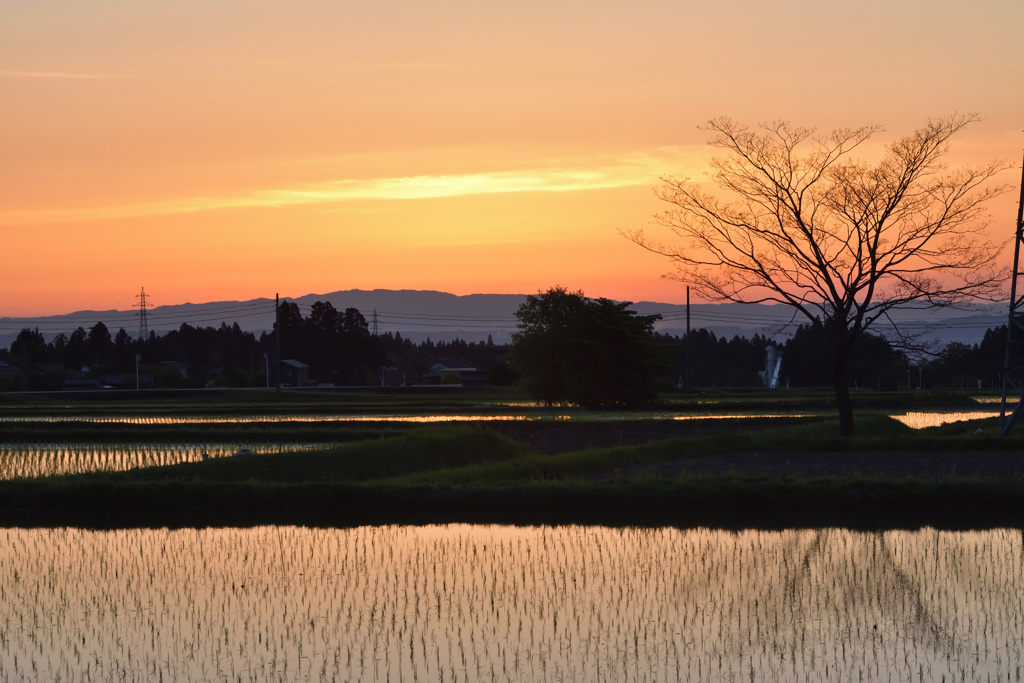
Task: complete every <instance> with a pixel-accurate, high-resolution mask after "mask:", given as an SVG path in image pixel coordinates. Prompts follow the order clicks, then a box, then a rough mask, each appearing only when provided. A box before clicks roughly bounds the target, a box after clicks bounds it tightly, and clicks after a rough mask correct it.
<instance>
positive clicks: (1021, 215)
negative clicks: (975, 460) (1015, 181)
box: [999, 165, 1024, 436]
mask: <svg viewBox="0 0 1024 683" xmlns="http://www.w3.org/2000/svg"><path fill="white" fill-rule="evenodd" d="M1021 241H1024V165H1022V166H1021V175H1020V202H1019V203H1018V205H1017V229H1016V238H1015V239H1014V242H1013V280H1012V281H1011V283H1010V316H1009V319H1008V320H1007V322H1006V352H1005V355H1004V357H1003V373H1002V375H1003V378H1002V379H1003V398H1002V407H1001V409H1000V411H999V434H1000V435H1001V436H1006V435H1007V434H1008V433H1009V432H1010V430H1011V429H1012V428H1013V425H1015V424H1017V421H1018V420H1020V418H1021V415H1022V414H1024V413H1022V411H1024V382H1022V373H1024V366H1022V365H1020V364H1017V365H1015V366H1013V367H1010V363H1011V361H1012V360H1013V354H1012V349H1013V348H1015V347H1016V348H1018V349H1019V348H1020V343H1019V342H1015V341H1014V330H1016V331H1017V332H1018V333H1022V334H1024V319H1022V316H1024V312H1022V310H1021V309H1022V308H1024V301H1022V300H1021V299H1019V298H1018V292H1019V291H1020V290H1018V289H1017V277H1018V276H1019V275H1020V243H1021ZM1011 385H1012V386H1013V388H1014V389H1015V390H1016V391H1017V393H1018V399H1017V406H1016V407H1015V408H1014V409H1013V412H1012V413H1011V414H1010V415H1007V414H1006V408H1007V405H1006V393H1007V389H1009V387H1010V386H1011Z"/></svg>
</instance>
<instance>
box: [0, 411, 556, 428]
mask: <svg viewBox="0 0 1024 683" xmlns="http://www.w3.org/2000/svg"><path fill="white" fill-rule="evenodd" d="M539 419H542V418H537V417H526V416H524V415H422V414H421V415H336V414H317V415H313V414H309V413H302V414H299V413H295V414H291V415H233V416H226V417H211V416H208V415H17V416H0V422H91V423H99V424H141V425H176V424H247V423H250V422H424V423H429V422H493V421H501V422H508V421H523V420H539ZM550 419H559V420H568V419H569V417H568V416H558V417H555V418H550Z"/></svg>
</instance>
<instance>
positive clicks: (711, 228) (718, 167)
mask: <svg viewBox="0 0 1024 683" xmlns="http://www.w3.org/2000/svg"><path fill="white" fill-rule="evenodd" d="M978 118H979V117H978V116H976V115H959V116H958V115H954V116H950V117H948V118H944V119H939V120H934V121H929V122H927V123H926V124H925V125H924V126H923V127H921V128H919V129H918V130H917V131H915V132H914V133H913V134H912V135H909V136H907V137H904V138H901V139H899V140H897V141H895V142H893V143H891V144H890V145H888V146H887V147H886V150H885V153H884V155H883V156H882V158H881V160H880V161H878V162H877V163H874V164H871V163H867V162H864V161H858V160H856V159H854V158H851V155H852V153H853V152H854V150H856V149H858V148H859V147H861V146H862V145H863V144H864V143H865V142H866V141H867V140H868V139H869V138H871V136H872V135H874V134H875V133H877V132H879V131H880V130H881V129H880V128H879V127H878V126H864V127H861V128H856V129H839V130H835V131H833V132H832V133H831V134H829V135H824V136H816V135H815V131H814V130H813V129H810V128H800V127H794V126H791V125H790V124H788V123H784V122H777V123H772V124H765V125H763V126H761V127H760V128H759V129H757V130H752V129H750V128H748V127H747V126H745V125H743V124H740V123H737V122H736V121H733V120H732V119H729V118H719V119H714V120H711V121H709V122H708V124H707V125H706V127H705V129H706V130H708V131H710V132H711V133H712V137H711V140H710V144H711V145H712V146H713V147H717V148H719V149H721V150H724V152H725V156H724V157H722V158H715V159H713V160H712V162H711V170H710V172H709V174H708V175H709V179H710V180H711V182H712V183H713V184H714V185H715V186H717V191H709V190H706V189H704V187H703V186H702V184H701V183H698V182H695V181H692V180H690V179H688V178H683V177H677V176H667V177H664V178H662V182H663V183H664V185H663V186H662V187H660V188H659V189H658V190H657V191H656V193H657V196H658V197H659V198H660V199H662V200H664V201H666V202H668V203H670V204H672V205H673V207H672V208H670V209H669V210H668V211H666V212H664V213H663V214H661V215H659V216H657V217H656V222H657V223H658V224H660V225H661V226H663V227H666V228H668V229H669V230H670V231H671V232H672V233H673V234H675V235H676V236H677V237H679V238H681V239H682V241H683V243H682V244H681V245H669V244H666V243H664V242H662V241H660V240H658V239H656V238H651V237H649V236H648V235H647V234H646V233H645V232H644V231H643V230H635V231H626V232H625V236H626V237H628V238H629V239H630V240H632V241H633V242H635V243H636V244H638V245H640V246H642V247H644V248H645V249H648V250H650V251H652V252H655V253H658V254H661V255H663V256H666V257H668V258H669V259H670V260H671V261H672V263H673V264H674V265H675V267H676V270H675V271H674V272H673V273H671V274H669V275H667V276H666V277H671V278H674V279H678V280H680V281H683V282H686V283H687V284H690V285H692V286H694V287H695V289H696V292H697V293H698V294H699V295H700V296H702V297H704V298H706V299H708V300H711V301H729V302H740V303H779V304H785V305H787V306H790V307H792V308H793V309H794V314H796V315H801V314H802V315H803V316H805V317H806V318H807V319H808V320H811V321H813V320H815V319H817V320H820V321H821V322H822V325H823V327H824V328H825V329H826V330H827V332H828V333H829V339H830V341H831V344H832V347H833V350H834V353H835V363H834V375H833V381H834V386H835V394H836V402H837V406H838V410H839V423H840V431H841V432H842V434H844V435H847V436H848V435H851V434H852V433H853V409H852V405H851V402H850V394H849V389H848V385H847V364H848V361H849V358H850V354H851V350H852V349H853V348H854V345H855V343H856V342H857V340H858V339H859V338H860V337H861V336H862V335H863V333H864V332H865V331H867V330H868V329H869V328H871V327H872V325H875V324H876V323H877V322H878V321H879V320H883V321H885V320H888V313H889V312H890V311H891V310H893V309H896V308H913V307H917V308H927V307H942V306H956V305H960V304H964V303H966V302H970V301H976V300H978V299H992V298H994V297H995V296H996V295H997V293H999V291H1000V290H1001V286H1002V283H1003V282H1004V280H1005V271H1003V270H1001V269H999V268H997V267H996V266H995V265H994V258H995V256H996V255H997V254H998V252H999V250H1000V247H999V245H996V244H994V243H992V242H991V241H988V240H987V239H986V238H985V234H984V228H985V226H986V224H987V223H986V221H985V213H984V203H985V201H986V200H988V199H989V198H991V197H993V196H995V195H996V194H999V193H1000V192H1002V191H1004V190H1005V189H1006V186H997V187H990V186H988V181H989V180H990V179H991V178H992V177H993V176H995V175H996V174H997V173H999V172H1000V171H1002V170H1004V169H1006V168H1008V166H1007V165H1006V164H1005V163H1003V162H1000V161H993V162H990V163H988V164H985V165H981V166H977V167H967V166H965V167H961V168H957V169H954V170H948V169H947V166H946V164H945V163H944V157H945V156H946V155H947V153H948V151H949V145H948V142H949V139H950V138H951V137H952V136H953V135H954V134H956V133H957V132H958V131H960V130H961V129H963V128H964V127H965V126H967V125H968V124H970V123H972V122H975V121H977V120H978ZM804 150H806V153H805V152H804ZM902 341H903V342H904V343H906V342H909V341H910V340H909V339H908V338H905V337H904V338H902Z"/></svg>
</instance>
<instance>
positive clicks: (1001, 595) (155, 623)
mask: <svg viewBox="0 0 1024 683" xmlns="http://www.w3.org/2000/svg"><path fill="white" fill-rule="evenodd" d="M1021 560H1022V547H1021V535H1020V532H1018V531H1016V530H1013V531H1008V530H995V531H985V532H967V533H953V532H939V531H935V530H931V529H926V530H922V531H916V532H908V531H891V532H884V533H861V532H854V531H847V530H840V529H828V530H802V531H784V532H763V531H745V532H742V533H730V532H723V531H711V530H705V529H697V530H685V531H680V530H678V529H671V528H669V529H607V528H597V527H558V528H518V527H498V526H493V527H477V526H449V527H436V526H435V527H364V528H356V529H306V528H294V527H263V528H254V529H203V530H195V529H186V530H175V531H170V530H166V529H163V530H128V531H111V532H94V531H84V530H78V529H54V530H40V529H33V530H24V529H6V530H0V563H2V572H0V599H2V600H3V604H4V610H3V614H2V616H0V619H2V624H0V625H2V628H0V671H3V672H4V675H5V676H6V677H7V678H9V679H10V680H40V679H48V680H55V679H57V678H58V677H59V678H60V679H62V680H88V679H93V680H107V679H115V678H116V679H120V678H127V679H134V680H140V679H152V680H160V679H161V678H163V679H164V680H174V679H179V680H183V679H191V680H196V679H204V680H232V681H234V680H246V681H247V680H360V681H387V680H393V681H399V680H406V681H414V680H424V681H426V680H430V681H440V680H446V681H492V680H498V681H510V680H517V681H522V680H531V681H539V680H568V681H677V680H693V681H698V680H787V681H789V680H889V679H892V680H911V679H913V680H925V681H938V680H942V678H943V677H945V679H946V680H977V679H982V680H985V679H989V678H991V679H993V680H1007V679H1010V680H1018V678H1019V677H1020V675H1021V673H1022V666H1024V665H1022V662H1021V657H1022V653H1021V646H1020V644H1021V643H1022V642H1024V576H1022V562H1021Z"/></svg>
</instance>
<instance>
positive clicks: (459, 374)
mask: <svg viewBox="0 0 1024 683" xmlns="http://www.w3.org/2000/svg"><path fill="white" fill-rule="evenodd" d="M489 379H490V378H489V375H488V373H487V371H486V370H480V369H478V368H469V367H454V366H449V365H447V364H445V362H444V361H441V362H439V363H435V364H434V365H432V366H431V367H430V372H429V373H427V376H426V380H427V383H429V384H461V385H462V386H464V387H485V386H487V385H488V384H489Z"/></svg>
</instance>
